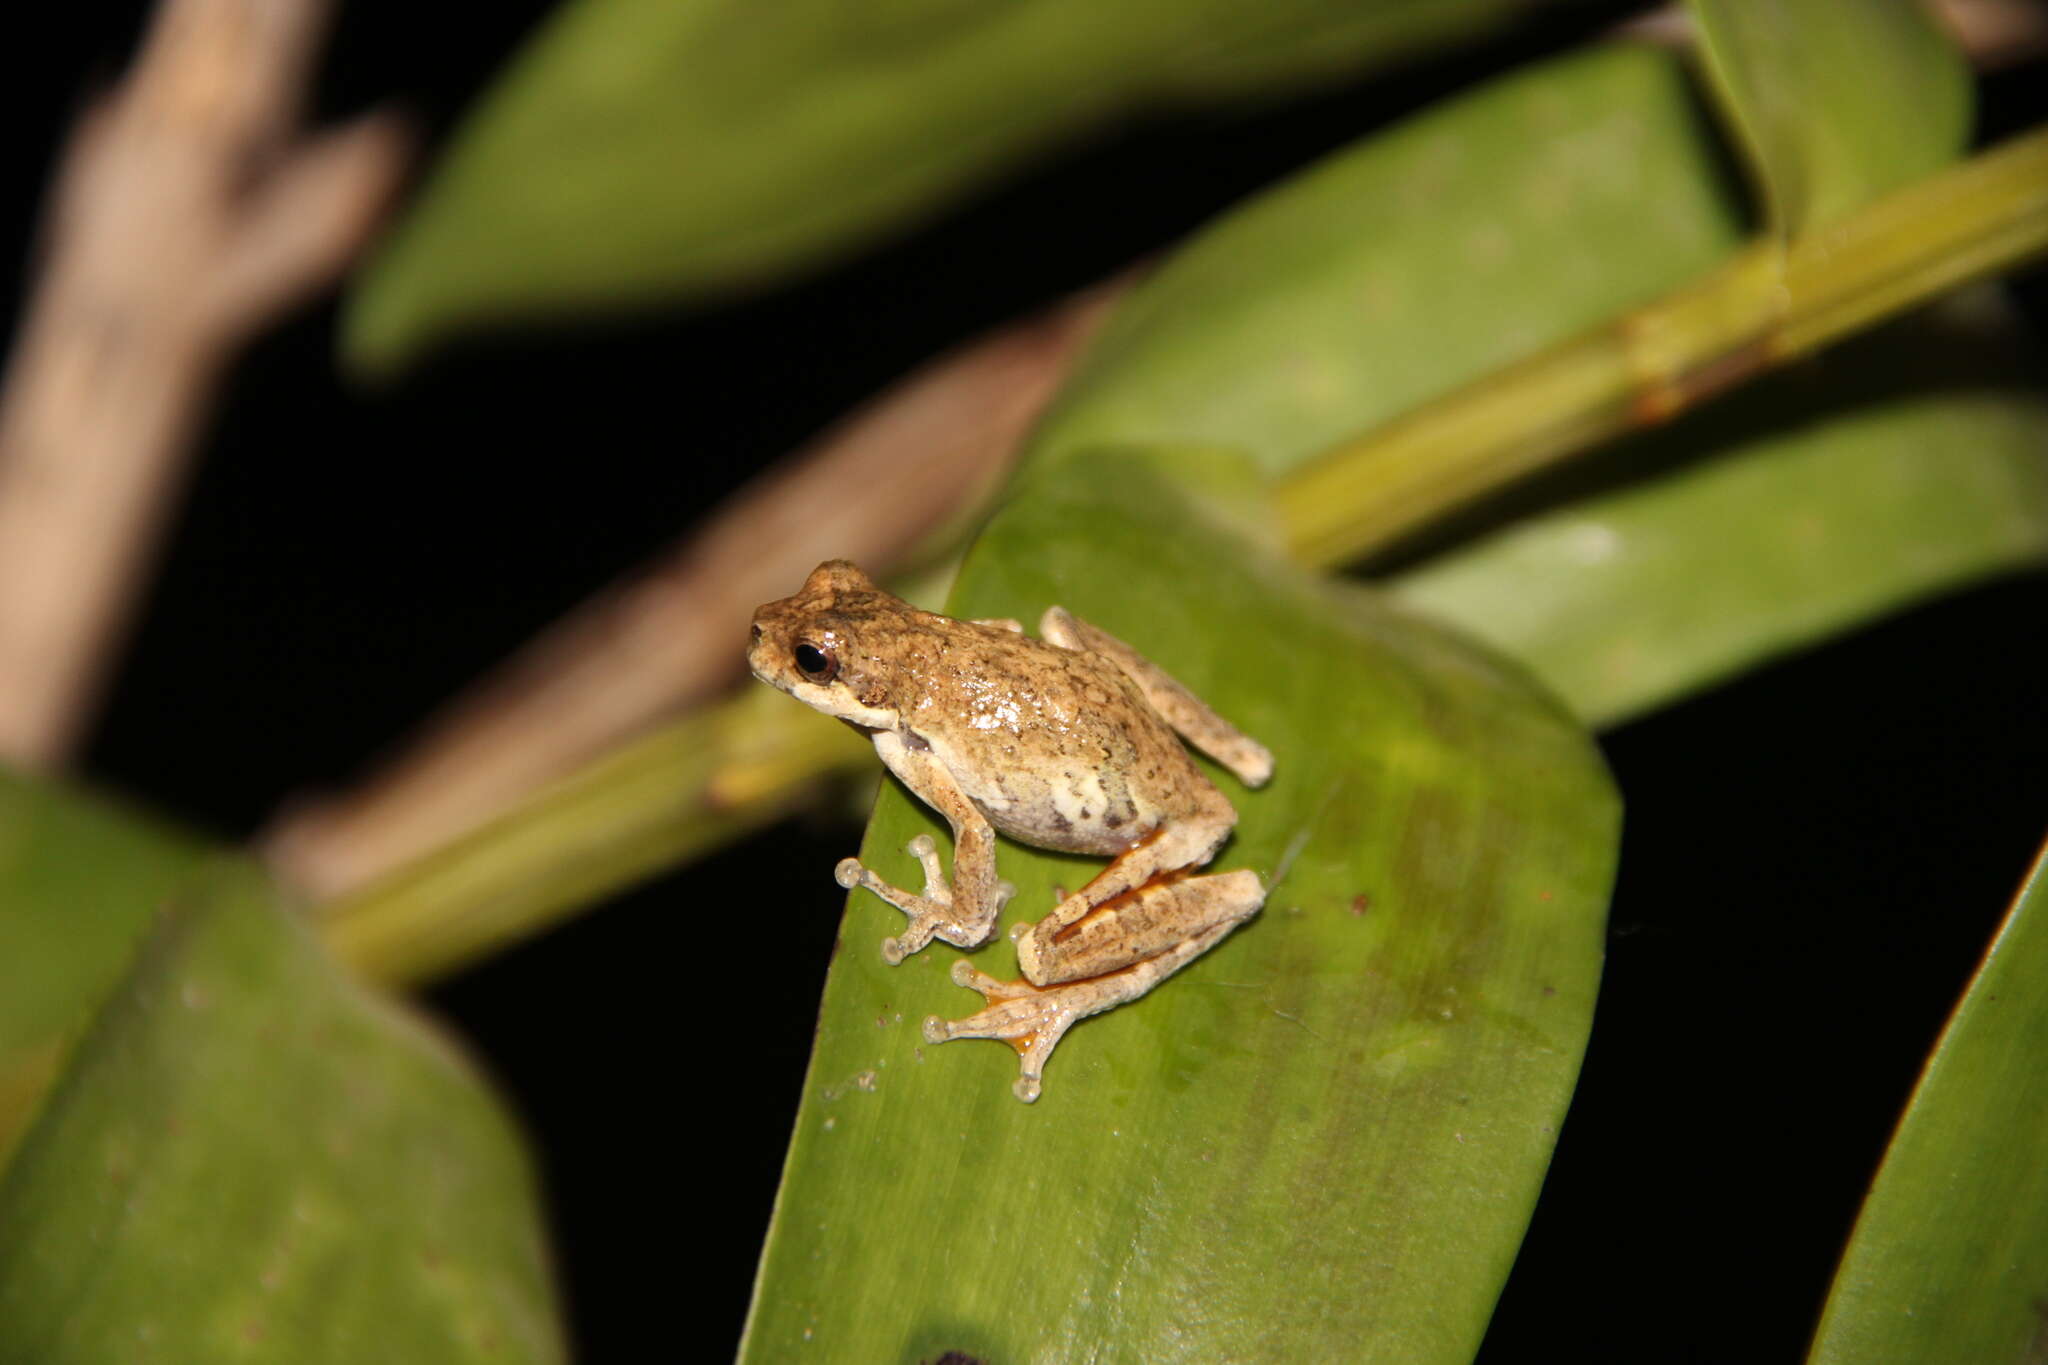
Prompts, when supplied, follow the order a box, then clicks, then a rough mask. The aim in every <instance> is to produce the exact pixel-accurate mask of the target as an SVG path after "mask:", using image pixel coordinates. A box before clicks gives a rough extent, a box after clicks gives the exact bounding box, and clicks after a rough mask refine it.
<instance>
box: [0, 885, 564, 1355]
mask: <svg viewBox="0 0 2048 1365" xmlns="http://www.w3.org/2000/svg"><path fill="white" fill-rule="evenodd" d="M66 889H67V890H68V886H67V888H66ZM86 908H87V907H85V906H83V905H82V904H80V903H78V902H76V901H73V900H70V899H68V898H67V896H66V894H64V892H63V891H60V893H59V894H58V895H56V896H54V897H52V898H50V899H47V900H44V901H43V902H41V903H40V905H39V907H38V911H39V913H41V914H44V915H46V916H50V917H56V918H67V920H68V917H70V916H72V915H74V914H76V913H78V912H80V911H83V910H85V909H86ZM535 1202H536V1201H535V1195H534V1188H533V1179H532V1173H531V1171H530V1170H529V1169H528V1167H527V1164H526V1160H525V1157H524V1155H523V1153H522V1152H521V1151H520V1148H519V1143H518V1140H517V1137H516V1135H515V1133H514V1132H513V1130H512V1128H511V1127H510V1125H509V1124H508V1123H507V1122H506V1120H505V1118H504V1115H503V1114H502V1112H501V1111H500V1109H499V1108H498V1106H497V1104H496V1103H495V1102H494V1100H493V1099H492V1097H491V1096H490V1095H489V1093H488V1092H487V1091H486V1090H485V1088H484V1087H483V1086H482V1085H481V1084H479V1082H478V1081H477V1079H476V1077H475V1075H474V1074H473V1073H472V1071H471V1069H470V1067H469V1066H468V1064H467V1063H466V1062H465V1061H464V1060H463V1059H462V1058H461V1057H460V1056H459V1055H457V1053H456V1052H455V1051H454V1049H453V1048H451V1047H450V1046H449V1044H448V1043H447V1042H446V1041H445V1040H444V1039H442V1038H441V1037H439V1036H437V1035H436V1034H435V1033H433V1032H432V1031H431V1030H429V1029H428V1028H426V1027H425V1026H424V1025H423V1024H422V1023H421V1022H420V1021H419V1020H418V1019H416V1018H414V1017H413V1016H411V1015H410V1014H408V1013H406V1012H404V1011H402V1010H400V1009H399V1008H397V1007H396V1006H394V1005H392V1004H391V1003H389V1002H387V1001H385V1000H382V999H379V998H376V997H374V996H372V995H369V994H368V993H366V992H365V991H363V990H362V989H361V988H359V987H357V986H356V985H354V984H353V983H352V982H350V981H348V980H346V979H344V978H343V977H342V976H341V975H340V973H338V972H337V971H336V970H335V969H334V967H333V966H332V965H331V964H330V963H329V962H328V960H327V959H326V957H325V956H324V955H323V954H322V953H321V952H320V951H319V949H318V948H317V947H316V946H315V945H314V944H313V943H312V942H311V941H310V940H309V939H308V938H307V937H306V936H305V934H304V932H303V930H302V929H301V928H300V927H299V926H298V925H297V924H295V923H294V922H292V921H291V920H290V919H288V918H287V917H286V916H285V915H284V914H283V913H282V912H281V911H280V910H279V909H278V908H277V907H276V906H275V905H274V904H273V902H272V900H271V896H270V893H269V892H268V890H267V889H266V888H265V887H264V886H263V884H262V882H261V880H260V879H259V878H258V877H257V876H256V875H255V874H254V873H253V872H251V871H249V870H247V869H245V868H243V867H242V866H240V865H238V864H235V863H230V862H228V861H226V860H224V859H223V860H220V861H218V862H216V863H215V864H214V865H213V867H212V868H211V869H210V870H209V871H208V872H206V873H205V874H204V875H203V876H202V877H199V878H196V879H195V881H194V883H193V884H192V885H190V886H188V888H187V889H186V890H185V891H184V892H182V893H181V894H179V895H178V896H177V897H176V898H175V900H174V902H173V904H172V905H171V907H170V908H168V909H166V910H164V911H163V912H162V913H161V914H160V915H159V916H158V917H157V920H156V923H155V927H154V929H153V930H152V931H151V932H150V933H149V935H148V936H147V938H146V939H145V941H144V942H143V943H142V944H141V945H140V947H139V950H138V951H137V953H136V955H135V957H134V960H133V963H132V966H131V968H130V970H129V971H128V973H127V975H126V977H125V979H123V980H122V981H121V982H120V984H119V986H118V987H117V988H116V989H115V990H114V992H113V994H112V996H111V998H110V999H109V1000H108V1002H107V1004H106V1005H105V1007H104V1008H103V1009H102V1010H101V1012H100V1014H99V1017H98V1019H97V1021H96V1023H95V1024H94V1026H93V1028H92V1030H91V1031H90V1033H89V1034H88V1035H87V1036H86V1037H85V1038H84V1040H83V1041H82V1042H80V1043H79V1044H78V1046H77V1047H76V1049H75V1050H74V1052H73V1054H72V1056H71V1058H70V1065H69V1067H68V1070H67V1072H66V1074H65V1076H64V1078H63V1080H62V1081H61V1082H60V1083H59V1084H58V1086H57V1088H56V1089H55V1090H54V1091H53V1092H52V1094H51V1095H50V1097H49V1099H48V1100H47V1102H46V1103H45V1104H44V1106H43V1109H42V1112H41V1114H40V1115H39V1116H38V1118H37V1120H36V1123H35V1125H34V1126H33V1127H32V1128H31V1129H30V1130H29V1132H28V1134H27V1136H26V1137H25V1138H24V1139H23V1140H22V1142H21V1145H20V1147H19V1149H18V1150H17V1152H16V1155H15V1158H14V1161H13V1163H12V1164H11V1165H10V1166H9V1167H8V1169H7V1171H6V1174H5V1176H4V1178H0V1360H8V1361H35V1362H38V1365H66V1363H67V1362H79V1363H80V1365H85V1363H87V1362H94V1363H96V1362H100V1361H109V1360H122V1361H134V1362H157V1361H161V1362H166V1365H183V1363H184V1362H189V1361H234V1360H252V1361H253V1360H262V1361H279V1360H289V1361H292V1362H295V1363H297V1362H306V1363H308V1365H312V1363H314V1362H322V1361H334V1362H359V1361H367V1360H406V1361H424V1360H434V1361H471V1360H475V1361H482V1360H491V1361H555V1360H560V1359H561V1358H562V1355H563V1348H562V1344H561V1341H560V1337H559V1334H558V1328H557V1326H556V1322H555V1313H554V1305H553V1301H552V1294H551V1291H550V1288H549V1277H548V1268H547V1264H546V1257H545V1254H544V1252H543V1249H542V1240H541V1229H540V1226H539V1220H538V1218H537V1216H536V1212H535Z"/></svg>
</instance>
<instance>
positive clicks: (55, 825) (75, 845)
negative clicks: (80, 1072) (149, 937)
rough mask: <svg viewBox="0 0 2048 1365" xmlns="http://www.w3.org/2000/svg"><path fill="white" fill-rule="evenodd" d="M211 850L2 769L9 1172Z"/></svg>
mask: <svg viewBox="0 0 2048 1365" xmlns="http://www.w3.org/2000/svg"><path fill="white" fill-rule="evenodd" d="M202 853H203V850H202V849H201V848H199V847H198V846H197V845H196V843H194V842H192V841H189V840H184V839H180V838H179V837H178V836H176V835H174V834H172V833H170V832H169V831H167V830H163V829H159V828H157V827H155V826H152V825H148V824H144V823H142V822H141V821H139V820H136V819H135V818H133V817H131V816H128V815H126V814H123V813H117V812H115V811H113V810H111V809H108V808H106V807H104V806H102V805H99V804H97V803H95V802H92V801H88V800H86V799H84V798H81V797H78V796H76V795H74V794H72V793H69V792H64V791H60V790H59V789H57V788H55V787H49V786H41V785H38V784H36V783H33V782H30V781H27V780H25V779H23V778H19V777H16V776H14V775H12V774H10V773H8V772H6V771H4V770H0V1171H5V1169H6V1166H7V1157H8V1153H9V1152H11V1151H12V1150H13V1147H14V1143H15V1141H16V1140H17V1139H18V1138H19V1137H20V1136H21V1134H22V1132H23V1131H24V1130H25V1129H26V1128H27V1127H28V1125H29V1122H30V1120H31V1119H33V1118H34V1116H35V1113H36V1109H37V1107H38V1106H39V1105H40V1104H41V1103H42V1099H43V1096H44V1095H45V1094H46V1093H47V1092H48V1090H49V1087H50V1085H51V1083H52V1082H54V1081H55V1080H56V1078H57V1076H58V1075H59V1074H60V1073H61V1072H62V1070H63V1068H64V1063H65V1060H66V1059H67V1058H68V1057H69V1056H70V1054H71V1049H72V1047H73V1045H74V1044H76V1043H77V1041H78V1039H79V1036H80V1035H81V1034H83V1033H84V1032H85V1029H86V1026H87V1025H88V1024H89V1023H91V1021H92V1017H93V1015H94V1014H95V1013H96V1012H97V1011H98V1009H99V1007H100V1005H101V1003H102V1002H103V1001H105V1000H106V998H107V996H108V994H109V993H110V992H111V991H112V990H113V989H114V987H115V986H116V985H117V984H119V982H120V980H121V974H122V973H123V972H124V971H125V970H126V969H127V966H128V963H129V959H130V958H131V957H132V956H133V955H134V952H135V945H136V942H137V940H139V939H140V938H141V936H142V935H143V934H144V933H145V932H147V930H148V928H149V923H150V916H151V914H152V913H153V912H154V911H155V910H156V908H157V906H159V905H160V904H162V903H163V901H164V900H165V899H166V898H167V897H168V896H169V895H170V894H171V893H172V892H173V891H174V890H176V889H177V888H178V887H180V886H182V885H183V884H184V883H185V882H186V881H187V880H188V879H189V878H190V877H191V875H192V872H193V870H194V868H195V867H197V865H198V863H199V860H200V858H201V856H202ZM53 906H54V907H59V909H57V910H55V911H53V910H52V908H51V907H53Z"/></svg>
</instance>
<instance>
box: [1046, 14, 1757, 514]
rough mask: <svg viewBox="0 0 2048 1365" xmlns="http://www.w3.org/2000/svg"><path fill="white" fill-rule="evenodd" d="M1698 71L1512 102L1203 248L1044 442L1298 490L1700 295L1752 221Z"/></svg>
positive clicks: (1148, 300) (1059, 411) (1333, 174)
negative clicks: (1378, 441) (1308, 463)
mask: <svg viewBox="0 0 2048 1365" xmlns="http://www.w3.org/2000/svg"><path fill="white" fill-rule="evenodd" d="M1718 158H1719V150H1718V148H1717V146H1716V144H1715V143H1714V141H1713V137H1712V132H1711V130H1710V129H1708V128H1707V127H1705V126H1704V124H1703V122H1702V120H1701V110H1700V108H1699V105H1698V101H1697V98H1696V95H1695V92H1694V90H1693V88H1692V85H1691V83H1690V81H1689V80H1688V79H1687V77H1686V75H1685V72H1684V71H1683V69H1682V68H1681V67H1680V65H1679V63H1678V62H1677V60H1676V59H1674V58H1673V57H1671V56H1670V55H1669V54H1667V53H1663V52H1658V51H1654V50H1651V49H1647V48H1638V47H1624V46H1610V47H1604V48H1599V49H1596V50H1594V51H1591V52H1587V53H1583V54H1579V55H1575V56H1571V57H1567V58H1564V59H1561V60H1558V61H1553V62H1549V63H1546V64H1545V65H1542V66H1538V67H1535V68H1533V69H1531V70H1528V71H1524V72H1520V73H1517V74H1515V75H1511V76H1508V77H1506V78H1504V79H1501V80H1497V81H1494V82H1492V83H1490V84H1488V85H1486V86H1484V87H1483V88H1481V89H1479V90H1477V91H1475V92H1473V93H1472V94H1469V95H1466V96H1463V97H1461V98H1459V99H1456V100H1452V101H1450V102H1448V103H1446V104H1444V105H1442V106H1441V107H1439V108H1437V109H1434V110H1431V111H1429V112H1427V113H1425V114H1423V115H1421V116H1419V117H1417V118H1415V119H1412V120H1410V121H1409V122H1408V123H1406V124H1404V125H1402V126H1400V127H1398V128H1395V129H1393V130H1392V131H1390V132H1387V133H1383V134H1380V135H1378V136H1375V137H1372V138H1369V139H1366V140H1365V141H1363V142H1360V143H1358V144H1356V145H1355V146H1353V147H1350V148H1347V149H1345V150H1343V151H1341V152H1338V153H1336V154H1335V155H1333V156H1331V157H1329V158H1327V159H1326V160H1324V161H1323V162H1321V163H1320V164H1318V165H1316V166H1314V167H1311V168H1310V169H1309V170H1308V171H1306V172H1305V173H1303V174H1302V175H1300V176H1297V177H1296V178H1295V179H1293V180H1291V181H1289V182H1287V183H1286V184H1283V185H1280V186H1278V187H1276V188H1274V189H1272V190H1269V191H1267V192H1266V193H1264V194H1261V195H1260V196H1258V197H1257V198H1256V199H1254V200H1252V201H1251V202H1250V203H1248V204H1246V205H1244V206H1243V207H1241V208H1239V209H1237V210H1235V211H1233V212H1232V213H1230V214H1228V215H1226V216H1225V217H1223V218H1221V219H1219V220H1218V221H1217V222H1216V223H1214V224H1213V225H1211V226H1209V227H1207V228H1205V229H1204V230H1203V231H1202V232H1201V233H1200V234H1199V235H1198V236H1196V237H1195V238H1194V239H1193V240H1192V241H1190V242H1189V243H1188V244H1187V245H1186V246H1185V247H1183V248H1181V249H1180V250H1179V251H1178V252H1176V253H1175V254H1174V256H1173V258H1172V259H1171V260H1169V261H1168V262H1167V263H1166V264H1165V265H1164V266H1162V267H1161V268H1160V270H1159V271H1158V273H1157V274H1156V275H1154V276H1153V277H1152V278H1151V279H1150V280H1148V281H1147V282H1146V283H1145V284H1143V285H1142V286H1140V287H1139V288H1138V289H1137V290H1136V291H1135V292H1134V293H1133V294H1132V295H1131V297H1130V298H1129V299H1127V300H1126V301H1125V302H1124V303H1123V304H1122V305H1120V306H1119V308H1118V310H1117V312H1116V314H1115V316H1114V317H1112V318H1111V320H1110V322H1109V324H1108V326H1107V327H1106V328H1105V329H1104V331H1103V334H1102V336H1101V338H1100V339H1099V340H1098V341H1097V343H1096V344H1095V346H1094V347H1093V348H1092V349H1091V351H1090V353H1089V355H1088V357H1087V358H1086V359H1085V360H1084V362H1083V364H1082V367H1081V369H1080V370H1079V371H1078V372H1077V374H1076V375H1075V377H1074V379H1073V381H1072V382H1071V383H1070V384H1069V385H1068V387H1067V389H1066V390H1065V392H1064V393H1063V394H1062V395H1061V397H1060V399H1059V401H1058V403H1057V405H1056V407H1055V408H1054V410H1053V412H1052V413H1051V415H1050V416H1049V418H1048V419H1047V421H1046V423H1045V424H1044V426H1043V427H1042V428H1041V430H1040V431H1039V433H1038V435H1037V437H1036V439H1035V440H1034V441H1033V443H1032V452H1033V453H1034V454H1035V455H1036V456H1038V457H1040V458H1043V457H1045V456H1048V455H1057V454H1058V453H1059V452H1061V451H1066V450H1073V449H1085V448H1088V447H1092V446H1095V445H1098V444H1102V443H1115V442H1136V443H1149V442H1194V443H1199V444H1215V445H1229V446H1235V447H1238V448H1241V449H1245V450H1249V451H1251V452H1252V453H1253V454H1254V455H1256V456H1257V457H1258V459H1259V463H1260V464H1261V465H1262V466H1263V467H1264V468H1265V470H1266V471H1267V472H1268V473H1269V474H1280V473H1282V472H1284V471H1286V470H1287V469H1289V468H1291V467H1293V466H1294V465H1296V464H1298V463H1300V462H1301V461H1303V460H1305V459H1307V458H1308V457H1310V456H1312V455H1315V454H1318V453H1320V452H1321V451H1323V450H1325V449H1326V448H1328V447H1329V446H1331V445H1334V444H1336V443H1337V442H1338V441H1341V440H1343V439H1344V438H1345V437H1348V436H1352V435H1355V434H1357V433H1359V432H1362V431H1365V430H1368V429H1369V428H1371V427H1374V426H1376V425H1378V424H1379V423H1381V422H1384V421H1386V420H1388V419H1389V418H1393V417H1396V416H1399V415H1400V414H1401V413H1402V412H1404V411H1405V410H1407V409H1408V408H1411V407H1413V406H1414V405H1416V404H1417V403H1420V402H1422V401H1423V400H1425V399H1430V398H1435V397H1437V396H1439V395H1440V394H1443V393H1446V392H1448V391H1450V390H1452V389H1455V388H1456V387H1458V386H1459V385H1461V384H1463V383H1466V382H1467V381H1469V380H1473V379H1476V378H1479V377H1480V376H1482V375H1484V374H1486V373H1488V372H1489V371H1491V370H1494V369H1496V368H1499V367H1500V366H1503V365H1506V364H1508V363H1509V362H1511V361H1514V360H1518V359H1520V358H1522V357H1523V356H1526V355H1529V354H1531V353H1533V352H1535V351H1538V350H1541V349H1543V348H1544V347H1546V346H1548V345H1550V344H1552V343H1554V342H1557V341H1560V340H1563V339H1564V338H1566V337H1569V336H1572V335H1573V334H1575V333H1577V332H1579V331H1581V330H1583V329H1585V328H1587V327H1589V326H1592V325H1594V324H1596V323H1599V322H1602V321H1605V320H1606V319H1608V318H1610V317H1612V316H1614V315H1615V314H1617V313H1619V312H1621V311H1623V310H1624V309H1627V308H1629V307H1631V306H1633V305H1635V304H1639V303H1643V302H1645V301H1647V300H1649V299H1651V298H1654V297H1655V296H1656V295H1658V294H1660V293H1662V292H1663V291H1665V290H1668V289H1672V288H1675V287H1677V286H1678V285H1681V284H1684V283H1686V282H1687V281H1689V280H1690V279H1692V278H1693V277H1694V276H1696V275H1698V274H1700V273H1702V272H1704V271H1706V270H1708V269H1709V268H1711V267H1713V266H1714V265H1716V264H1718V263H1720V262H1721V261H1722V260H1724V259H1725V258H1726V257H1727V256H1728V255H1729V254H1730V253H1731V252H1732V251H1733V250H1734V249H1735V248H1736V246H1737V245H1738V244H1739V242H1740V240H1741V238H1740V226H1741V218H1742V211H1741V208H1740V206H1739V205H1738V204H1737V203H1736V202H1735V200H1734V198H1733V197H1732V196H1731V194H1730V193H1729V188H1730V187H1729V186H1727V185H1726V184H1725V183H1724V182H1723V180H1722V177H1721V174H1720V170H1719V160H1718Z"/></svg>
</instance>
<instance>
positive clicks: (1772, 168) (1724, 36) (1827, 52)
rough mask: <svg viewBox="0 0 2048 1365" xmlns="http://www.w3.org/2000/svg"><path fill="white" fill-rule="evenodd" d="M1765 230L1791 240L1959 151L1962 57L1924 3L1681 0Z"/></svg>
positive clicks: (1965, 133)
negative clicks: (1686, 0) (1759, 199)
mask: <svg viewBox="0 0 2048 1365" xmlns="http://www.w3.org/2000/svg"><path fill="white" fill-rule="evenodd" d="M1689 8H1690V9H1691V10H1692V13H1693V17H1694V19H1695V20H1696V21H1697V22H1698V24H1699V30H1700V48H1701V51H1702V52H1703V53H1704V54H1705V57H1706V67H1707V72H1708V74H1709V76H1710V77H1711V80H1712V84H1713V88H1714V93H1715V94H1716V95H1717V96H1719V98H1720V101H1721V104H1722V107H1723V108H1724V109H1725V110H1726V111H1727V112H1728V114H1729V117H1730V118H1731V120H1732V121H1733V122H1734V124H1735V127H1736V131H1737V132H1738V133H1739V134H1740V142H1741V144H1742V149H1743V152H1744V154H1745V155H1746V157H1747V159H1748V161H1749V163H1750V166H1751V169H1752V171H1753V172H1754V174H1755V177H1756V180H1757V182H1758V184H1759V186H1760V187H1761V189H1762V191H1763V199H1764V204H1765V208H1766V210H1767V213H1768V216H1769V221H1770V224H1771V226H1772V228H1773V229H1775V230H1776V231H1778V232H1780V233H1783V234H1785V235H1787V236H1794V235H1797V234H1799V233H1802V232H1806V231H1809V230H1810V229H1813V228H1817V227H1820V226H1823V225H1825V224H1826V223H1828V222H1829V221H1831V220H1832V219H1835V218H1838V217H1840V216H1841V215H1842V214H1844V213H1846V212H1847V211H1849V210H1850V209H1853V208H1856V207H1857V206H1858V205H1860V204H1863V203H1865V202H1867V201H1868V200H1870V199H1872V198H1874V197H1875V196H1877V195H1879V194H1881V193H1883V192H1884V191H1886V190H1890V189H1896V188H1898V187H1899V186H1901V185H1904V184H1906V183H1907V182H1909V181H1911V180H1914V179H1916V178H1917V177H1919V176H1922V175H1925V174H1927V173H1928V172H1929V171H1932V170H1936V169H1939V168H1940V167H1941V166H1943V165H1945V164H1946V163H1947V162H1949V161H1951V160H1953V159H1954V158H1955V157H1956V156H1957V155H1959V154H1960V153H1961V152H1962V150H1963V148H1964V146H1965V145H1967V144H1968V142H1969V137H1970V118H1971V112H1972V110H1971V103H1972V92H1971V75H1970V66H1969V63H1968V61H1966V60H1965V59H1964V57H1963V54H1962V53H1961V52H1960V51H1959V50H1958V49H1957V48H1956V46H1955V44H1954V43H1952V42H1950V41H1949V39H1948V36H1947V35H1946V34H1945V33H1943V32H1942V29H1941V25H1940V23H1939V22H1937V21H1936V19H1935V17H1934V14H1933V13H1932V11H1931V8H1930V7H1929V6H1928V5H1926V4H1923V3H1921V0H1690V5H1689Z"/></svg>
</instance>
